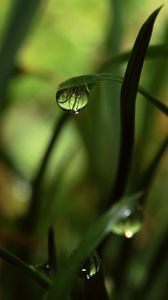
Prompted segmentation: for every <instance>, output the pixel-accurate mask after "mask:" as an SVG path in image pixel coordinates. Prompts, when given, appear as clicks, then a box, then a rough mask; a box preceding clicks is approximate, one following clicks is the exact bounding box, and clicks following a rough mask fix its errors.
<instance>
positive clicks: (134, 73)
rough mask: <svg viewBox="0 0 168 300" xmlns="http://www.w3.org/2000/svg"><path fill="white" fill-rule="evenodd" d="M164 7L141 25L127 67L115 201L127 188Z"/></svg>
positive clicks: (112, 197) (113, 194) (112, 198)
mask: <svg viewBox="0 0 168 300" xmlns="http://www.w3.org/2000/svg"><path fill="white" fill-rule="evenodd" d="M160 9H161V8H158V9H157V10H155V11H154V12H153V13H152V14H151V15H150V17H149V18H148V19H147V21H146V22H145V23H144V24H143V26H142V27H141V29H140V31H139V34H138V36H137V38H136V41H135V44H134V47H133V50H132V52H131V56H130V59H129V61H128V65H127V68H126V72H125V76H124V81H123V84H122V89H121V143H120V156H119V162H118V169H117V174H116V180H115V183H114V188H113V191H112V195H111V201H110V203H109V205H111V202H114V201H116V200H117V199H119V198H120V197H121V196H122V194H123V192H124V190H125V187H126V184H127V180H128V175H129V170H130V166H131V159H132V152H133V146H134V131H135V101H136V96H137V92H138V84H139V80H140V75H141V71H142V67H143V62H144V59H145V54H146V51H147V49H148V45H149V42H150V38H151V34H152V29H153V25H154V22H155V19H156V17H157V14H158V13H159V11H160Z"/></svg>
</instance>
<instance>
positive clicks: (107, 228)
mask: <svg viewBox="0 0 168 300" xmlns="http://www.w3.org/2000/svg"><path fill="white" fill-rule="evenodd" d="M141 196H142V193H141V192H140V193H137V194H134V195H132V196H130V197H125V198H123V199H122V201H121V202H120V203H117V204H116V205H115V206H114V207H112V208H111V209H110V210H109V211H108V212H106V213H105V214H103V215H102V216H101V217H100V218H99V219H98V221H97V222H96V224H95V226H93V227H92V228H91V229H90V230H89V231H88V233H87V234H86V236H85V238H84V239H83V240H82V242H81V244H80V246H79V248H78V249H77V250H76V251H75V252H74V255H72V256H71V257H70V260H69V262H68V264H67V265H66V266H65V267H64V268H63V269H62V270H60V271H59V272H58V273H57V275H56V277H55V280H54V283H53V285H52V286H51V288H50V290H49V292H48V293H47V295H46V296H45V300H55V299H61V300H67V297H68V295H69V293H70V291H71V288H72V286H73V284H74V280H75V278H76V276H77V274H78V270H79V269H80V266H81V264H82V263H83V261H84V260H85V258H86V257H87V255H88V253H91V252H92V251H93V250H94V249H95V248H96V247H97V246H98V244H99V243H100V242H101V241H102V240H103V239H104V238H105V237H106V235H107V234H108V233H110V232H111V228H112V226H113V225H114V224H115V223H116V222H117V221H118V220H119V219H120V218H121V217H122V216H123V214H124V213H125V210H126V209H128V207H132V206H134V205H135V202H136V201H139V199H140V198H141Z"/></svg>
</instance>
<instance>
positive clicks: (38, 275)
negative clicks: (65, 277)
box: [0, 248, 51, 289]
mask: <svg viewBox="0 0 168 300" xmlns="http://www.w3.org/2000/svg"><path fill="white" fill-rule="evenodd" d="M0 257H1V258H3V259H4V260H5V261H7V262H8V263H10V264H12V265H14V266H16V267H19V268H21V269H22V270H24V271H25V272H26V273H28V274H30V276H31V277H32V278H34V279H35V280H36V282H37V283H38V284H40V285H41V286H42V287H43V288H45V289H47V288H48V287H49V286H50V285H51V280H50V279H49V278H48V277H47V276H46V275H45V274H43V273H42V272H40V271H39V270H37V269H36V268H35V267H34V266H30V265H27V264H26V263H25V262H24V261H22V260H21V259H20V258H18V257H16V256H15V255H14V254H12V253H10V252H9V251H7V250H5V249H3V248H0Z"/></svg>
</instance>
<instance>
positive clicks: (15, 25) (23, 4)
mask: <svg viewBox="0 0 168 300" xmlns="http://www.w3.org/2000/svg"><path fill="white" fill-rule="evenodd" d="M40 3H41V0H29V1H23V0H15V1H13V3H12V6H11V11H10V16H9V22H8V27H7V29H6V32H5V33H4V38H3V42H2V46H1V50H0V69H1V72H0V100H1V103H0V106H2V105H3V102H4V100H5V97H4V94H5V91H6V87H7V85H8V81H9V79H10V76H11V74H12V71H13V68H14V63H15V56H16V53H17V51H18V49H19V47H20V46H21V44H22V42H23V39H24V38H25V36H26V34H27V31H28V29H29V26H30V24H31V22H32V20H33V16H34V15H35V13H36V11H37V9H38V7H39V5H40Z"/></svg>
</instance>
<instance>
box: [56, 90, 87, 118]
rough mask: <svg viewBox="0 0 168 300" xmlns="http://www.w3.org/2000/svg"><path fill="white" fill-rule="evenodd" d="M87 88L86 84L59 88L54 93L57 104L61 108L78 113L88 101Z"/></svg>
mask: <svg viewBox="0 0 168 300" xmlns="http://www.w3.org/2000/svg"><path fill="white" fill-rule="evenodd" d="M88 99H89V88H88V86H87V85H81V86H78V87H72V88H67V89H61V90H59V91H58V92H57V94H56V100H57V103H58V106H59V107H60V108H62V109H63V110H65V111H67V112H70V113H73V114H78V113H79V112H80V111H81V110H82V109H83V108H84V107H85V106H86V105H87V103H88Z"/></svg>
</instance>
